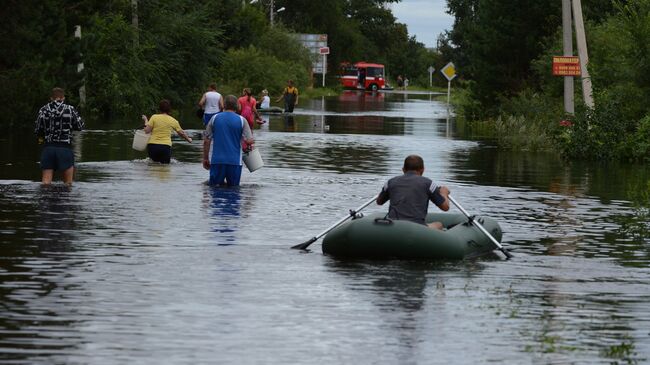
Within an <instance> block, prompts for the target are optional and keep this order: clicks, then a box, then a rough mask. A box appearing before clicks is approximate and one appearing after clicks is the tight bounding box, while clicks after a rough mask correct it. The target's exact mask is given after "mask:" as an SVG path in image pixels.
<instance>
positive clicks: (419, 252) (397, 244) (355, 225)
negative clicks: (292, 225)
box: [323, 213, 502, 260]
mask: <svg viewBox="0 0 650 365" xmlns="http://www.w3.org/2000/svg"><path fill="white" fill-rule="evenodd" d="M474 219H475V220H476V221H477V222H479V223H480V224H481V225H482V226H483V227H484V228H485V229H486V230H487V231H488V232H489V233H490V234H491V235H492V236H493V237H494V238H495V239H496V240H497V241H499V242H501V238H502V231H501V227H500V226H499V224H498V223H497V222H496V221H495V220H493V219H491V218H488V217H481V216H476V217H474ZM426 221H427V223H431V222H441V223H442V225H443V226H444V229H443V230H437V229H432V228H429V227H427V226H424V225H421V224H417V223H413V222H409V221H399V220H391V219H387V218H385V215H383V214H379V215H378V214H373V215H368V216H363V217H360V218H354V219H352V220H351V221H349V222H347V223H345V224H343V225H340V226H338V227H337V228H335V229H333V230H331V231H330V232H329V233H328V234H327V235H326V236H325V239H324V240H323V253H325V254H328V255H332V256H340V257H367V258H400V259H453V260H461V259H465V258H472V257H477V256H481V255H484V254H487V253H489V252H492V251H493V250H495V249H496V247H495V245H494V243H492V242H491V241H490V239H489V238H488V237H487V235H485V234H484V233H483V232H481V231H480V230H479V228H478V227H476V225H473V224H471V223H469V222H468V219H467V217H465V216H464V215H462V214H449V213H429V214H428V215H427V219H426Z"/></svg>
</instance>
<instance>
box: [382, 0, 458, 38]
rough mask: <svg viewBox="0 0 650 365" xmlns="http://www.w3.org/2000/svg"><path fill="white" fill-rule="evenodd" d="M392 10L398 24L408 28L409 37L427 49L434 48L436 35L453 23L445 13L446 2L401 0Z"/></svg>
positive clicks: (444, 0)
mask: <svg viewBox="0 0 650 365" xmlns="http://www.w3.org/2000/svg"><path fill="white" fill-rule="evenodd" d="M392 9H393V14H394V15H395V17H396V18H397V19H398V20H399V22H400V23H404V24H406V25H407V26H408V30H409V35H415V37H416V39H417V40H418V41H419V42H422V43H424V45H425V46H427V47H435V46H436V40H437V39H438V34H440V33H442V32H444V31H445V30H449V29H451V26H452V25H453V23H454V18H453V17H452V16H451V15H449V14H447V13H445V11H446V10H447V0H402V1H400V2H399V3H397V4H393V5H392Z"/></svg>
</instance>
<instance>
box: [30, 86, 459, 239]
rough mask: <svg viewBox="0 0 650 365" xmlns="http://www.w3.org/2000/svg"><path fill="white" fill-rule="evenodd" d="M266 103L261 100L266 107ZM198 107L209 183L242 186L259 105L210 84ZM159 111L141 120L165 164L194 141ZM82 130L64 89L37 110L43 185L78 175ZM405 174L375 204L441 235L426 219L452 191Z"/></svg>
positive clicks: (416, 168) (415, 166) (411, 163)
mask: <svg viewBox="0 0 650 365" xmlns="http://www.w3.org/2000/svg"><path fill="white" fill-rule="evenodd" d="M292 84H293V83H292V82H291V81H289V85H288V86H287V88H285V90H284V93H283V96H284V98H285V104H286V103H287V100H288V102H289V103H293V104H292V105H295V104H296V103H297V101H298V91H297V89H295V87H293V85H292ZM290 88H293V89H295V91H294V90H291V89H290ZM263 94H264V93H263ZM264 95H265V96H266V97H268V95H266V94H264ZM287 95H289V97H287ZM294 97H295V98H294ZM267 101H268V100H264V97H263V100H262V103H263V104H264V103H265V102H267ZM199 105H200V106H201V107H202V108H203V109H204V114H203V122H204V124H205V131H204V132H203V159H202V165H203V167H204V168H205V169H206V170H209V171H210V179H209V181H208V183H209V184H210V185H225V186H238V185H239V181H240V178H241V171H242V156H243V151H246V150H248V149H250V148H252V146H253V144H254V143H255V140H254V139H253V132H252V130H253V121H254V120H257V121H258V122H260V121H261V117H260V116H259V113H258V111H257V106H256V100H255V98H253V97H252V96H251V91H250V89H248V88H246V89H244V91H243V95H242V96H241V97H240V98H237V97H235V96H234V95H227V96H226V97H222V96H221V94H219V93H218V92H217V91H216V85H214V84H212V85H210V87H209V90H208V91H207V92H206V93H205V94H203V96H202V97H201V100H200V101H199ZM159 110H160V113H158V114H154V115H152V116H151V118H147V116H145V115H143V116H142V119H143V121H144V122H145V127H144V130H145V132H147V133H151V136H150V138H149V143H148V145H147V152H148V154H149V157H150V158H151V159H152V160H153V161H157V162H160V163H165V164H166V163H169V162H170V159H171V145H172V141H171V131H175V132H176V133H177V134H178V135H179V136H181V137H182V138H184V139H185V140H186V141H187V142H189V143H192V138H191V137H189V136H188V135H187V133H185V131H183V129H182V128H181V126H180V124H179V122H178V121H177V120H176V119H175V118H174V117H172V116H171V115H169V113H170V112H171V104H170V102H169V101H168V100H162V101H161V102H160V104H159ZM290 110H293V108H290ZM83 127H84V123H83V120H82V119H81V117H80V116H79V113H78V112H77V110H76V109H75V108H74V107H73V106H71V105H68V104H66V103H65V94H64V91H63V89H61V88H54V89H52V94H51V97H50V102H49V103H47V104H46V105H44V106H43V107H42V108H41V109H40V110H39V113H38V117H37V118H36V128H35V132H36V135H37V137H38V140H39V143H41V144H43V150H42V153H41V170H42V179H41V181H42V183H43V184H44V185H49V184H50V183H51V182H52V178H53V175H54V171H61V172H62V174H63V182H64V183H65V184H66V185H71V184H72V180H73V174H74V152H73V150H72V132H73V131H80V130H82V129H83ZM402 172H403V173H404V174H403V175H400V176H396V177H394V178H392V179H390V180H388V181H387V182H386V184H385V185H384V186H383V188H382V189H381V192H380V193H379V195H378V196H377V198H376V202H377V204H379V205H383V204H384V203H386V202H387V201H390V202H391V203H390V207H389V210H388V217H389V218H392V219H402V220H409V221H412V222H415V223H417V224H424V225H428V226H429V227H430V228H435V229H442V224H441V223H440V222H433V223H430V224H427V223H426V222H425V218H426V215H427V208H428V205H429V202H433V203H434V204H435V205H436V206H438V207H439V208H440V209H442V210H445V211H446V210H449V202H448V196H449V189H448V188H447V187H446V186H438V185H437V184H435V183H434V182H433V181H431V180H430V179H428V178H425V177H423V176H422V175H423V173H424V161H423V160H422V157H420V156H417V155H410V156H408V157H407V158H406V159H405V160H404V166H403V168H402Z"/></svg>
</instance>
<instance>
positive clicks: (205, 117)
mask: <svg viewBox="0 0 650 365" xmlns="http://www.w3.org/2000/svg"><path fill="white" fill-rule="evenodd" d="M215 115H217V113H203V125H208V123H210V119H212V117H213V116H215Z"/></svg>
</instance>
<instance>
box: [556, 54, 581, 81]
mask: <svg viewBox="0 0 650 365" xmlns="http://www.w3.org/2000/svg"><path fill="white" fill-rule="evenodd" d="M553 75H554V76H580V75H582V71H581V69H580V58H579V57H574V56H553Z"/></svg>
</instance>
